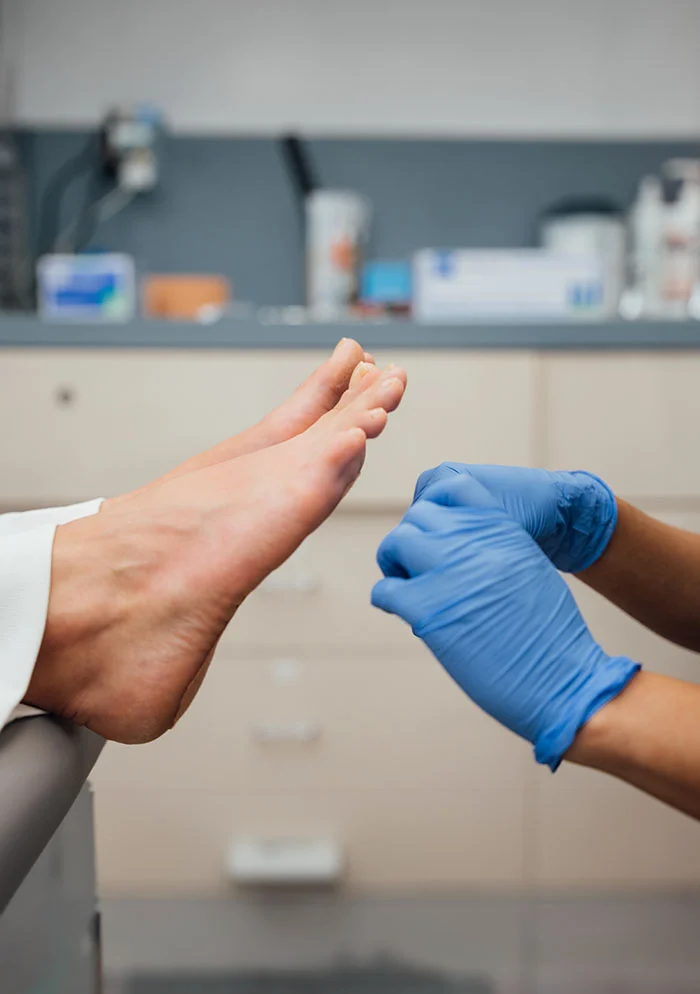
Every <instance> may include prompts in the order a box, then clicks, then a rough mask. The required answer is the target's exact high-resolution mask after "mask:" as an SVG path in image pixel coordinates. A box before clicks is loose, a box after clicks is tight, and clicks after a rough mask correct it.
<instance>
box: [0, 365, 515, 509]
mask: <svg viewBox="0 0 700 994" xmlns="http://www.w3.org/2000/svg"><path fill="white" fill-rule="evenodd" d="M325 357H326V354H325V353H317V352H303V351H295V352H289V353H288V352H274V353H269V352H267V353H266V352H239V351H236V350H231V351H226V352H205V351H196V350H192V351H184V352H177V351H166V350H161V351H143V352H139V351H121V350H120V351H110V350H94V351H86V350H75V351H73V350H66V349H61V350H56V351H51V350H13V351H5V352H3V355H2V357H1V361H0V423H2V425H3V431H2V435H0V466H1V467H2V474H1V477H0V506H2V505H5V506H8V507H9V506H12V505H33V504H39V505H40V504H43V503H47V502H52V501H56V502H69V501H73V500H80V499H84V498H90V497H94V496H97V495H102V496H111V495H114V494H118V493H122V492H124V491H127V490H130V489H133V488H135V487H139V486H142V485H143V484H145V483H148V482H149V481H150V480H152V479H154V478H155V477H157V476H158V475H160V474H162V473H164V472H166V471H167V470H169V469H172V468H173V467H174V466H175V465H177V464H178V463H179V462H181V461H182V460H184V459H186V458H187V457H189V456H191V455H194V454H196V453H198V452H200V451H203V450H204V449H206V448H208V447H210V446H211V445H213V444H215V443H216V442H219V441H221V440H222V439H224V438H227V437H228V436H230V435H233V434H235V433H236V432H239V431H241V430H242V429H243V428H246V427H248V426H250V425H252V424H254V423H255V422H256V421H258V420H259V419H260V418H261V417H263V415H264V414H266V413H267V412H268V411H270V410H271V409H272V408H274V407H275V406H277V405H278V404H280V403H281V402H282V401H283V400H285V399H286V398H287V397H288V396H289V395H290V394H291V393H292V391H293V390H294V389H295V388H296V386H298V384H299V383H301V382H302V381H303V380H304V379H305V378H306V377H307V376H308V375H309V374H310V373H311V372H312V370H313V369H314V368H315V366H317V365H318V364H319V363H320V362H322V361H323V359H324V358H325ZM378 359H379V360H380V361H384V360H385V359H386V360H387V361H389V359H391V360H393V361H397V362H403V363H404V364H405V366H406V368H407V370H408V373H409V377H410V380H411V386H410V390H409V392H408V394H407V397H406V401H405V406H404V407H403V408H402V410H401V411H399V412H398V413H397V414H396V415H395V418H394V419H393V421H392V424H391V425H390V426H389V429H388V430H387V432H386V434H385V436H384V437H383V438H382V439H380V440H379V441H377V442H373V443H371V445H370V449H369V453H368V458H367V463H366V467H365V470H364V473H363V475H362V478H361V480H360V482H359V484H358V485H357V487H356V488H355V489H354V490H353V491H352V492H351V494H350V497H349V500H348V503H349V506H352V505H353V504H354V505H364V504H367V503H376V502H380V503H381V502H391V503H393V504H395V505H398V506H403V505H405V504H407V503H408V502H409V500H410V497H411V494H412V491H413V486H414V484H415V480H416V477H417V476H418V474H419V473H420V472H421V471H422V470H423V469H425V468H426V467H428V466H431V465H435V464H436V463H439V462H441V461H442V460H443V459H459V460H467V461H479V460H492V461H498V462H513V463H527V462H529V461H530V460H531V458H532V414H531V409H532V394H533V380H534V364H535V360H534V359H533V358H531V357H527V356H522V355H517V356H516V355H496V354H494V353H488V354H487V353H474V354H472V353H465V352H462V353H459V354H450V353H446V354H442V353H429V352H422V351H416V352H411V353H407V354H402V355H400V354H392V355H391V356H379V357H378Z"/></svg>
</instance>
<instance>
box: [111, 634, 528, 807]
mask: <svg viewBox="0 0 700 994" xmlns="http://www.w3.org/2000/svg"><path fill="white" fill-rule="evenodd" d="M531 767H532V758H531V749H530V748H529V747H528V746H527V745H526V744H524V743H523V742H521V741H520V740H518V739H516V738H515V737H514V736H513V735H511V734H510V733H508V732H506V731H504V730H503V729H502V728H501V727H500V726H498V725H497V724H496V723H495V722H494V721H493V720H490V719H488V718H487V717H486V716H485V715H484V714H482V713H481V712H480V711H479V710H478V709H477V708H476V707H475V706H474V705H473V704H471V702H470V701H468V700H467V698H466V697H465V696H464V694H463V693H462V692H461V691H460V690H459V689H458V688H457V687H456V686H455V685H454V684H453V682H452V681H451V680H450V678H449V677H448V676H447V675H446V674H445V673H444V671H443V670H442V669H441V667H440V666H439V664H438V663H437V662H436V661H435V660H434V659H433V658H432V656H430V654H429V653H428V652H427V651H424V655H423V657H422V658H419V659H412V660H400V661H399V660H387V659H386V658H382V657H380V656H376V655H375V656H369V657H368V656H364V657H357V658H354V659H353V658H352V657H350V658H346V659H343V660H339V659H337V658H336V659H334V658H332V657H329V658H325V659H324V658H308V657H307V658H305V659H302V660H299V659H297V660H278V661H272V660H268V661H265V660H256V661H249V662H230V661H228V660H226V659H223V658H218V659H217V660H216V662H215V663H214V665H213V667H212V670H211V672H210V674H209V676H208V678H207V680H206V681H205V684H204V687H203V689H202V691H201V692H200V695H199V697H198V698H197V700H196V701H195V703H194V705H193V706H192V708H191V710H190V712H189V713H188V714H187V715H186V716H185V717H184V718H183V720H182V722H181V723H180V724H179V726H178V727H177V729H176V730H175V731H174V732H172V733H171V734H170V735H167V736H166V737H165V738H163V739H161V740H160V741H159V742H156V743H153V744H152V745H149V746H146V747H141V748H139V749H133V748H126V747H116V746H112V747H110V749H108V750H107V751H106V753H105V755H104V757H103V758H102V759H101V761H100V764H99V767H98V771H97V782H98V784H99V785H100V786H101V787H103V788H109V789H111V788H113V787H121V788H123V789H124V788H128V787H129V785H132V784H133V785H134V786H139V787H146V786H147V787H148V788H152V789H154V790H155V789H158V788H159V787H165V786H169V787H172V788H173V789H175V788H176V787H177V786H180V787H181V788H182V789H187V788H191V789H212V790H214V789H216V787H217V786H218V785H222V789H231V790H236V791H257V790H262V791H267V790H269V791H272V792H281V793H287V792H291V793H295V792H297V791H321V792H326V791H335V790H340V791H343V790H377V791H381V790H395V789H398V790H415V791H420V790H427V791H431V790H438V791H440V790H444V791H447V790H453V791H460V790H465V789H470V790H471V789H477V788H479V789H480V788H484V789H485V788H492V787H493V788H499V789H501V788H503V789H505V788H507V789H513V790H518V789H520V788H521V787H522V786H523V783H524V780H525V779H526V774H527V771H528V770H529V769H530V768H531Z"/></svg>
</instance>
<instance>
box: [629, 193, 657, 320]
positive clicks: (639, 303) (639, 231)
mask: <svg viewBox="0 0 700 994" xmlns="http://www.w3.org/2000/svg"><path fill="white" fill-rule="evenodd" d="M664 214H665V204H664V197H663V188H662V184H661V180H660V179H659V177H658V176H653V175H649V176H645V177H644V178H643V179H642V181H641V183H640V184H639V191H638V193H637V199H636V201H635V203H634V204H633V206H632V209H631V211H630V215H629V233H630V243H631V249H632V251H631V254H630V280H629V282H630V290H629V293H628V294H627V295H626V299H625V304H624V308H623V313H624V314H625V316H626V317H651V316H654V315H657V314H658V313H659V310H660V300H659V283H660V266H661V241H662V236H663V230H664Z"/></svg>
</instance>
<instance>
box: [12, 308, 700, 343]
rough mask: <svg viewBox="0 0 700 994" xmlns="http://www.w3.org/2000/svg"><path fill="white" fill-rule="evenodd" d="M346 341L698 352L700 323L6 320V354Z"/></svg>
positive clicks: (13, 317)
mask: <svg viewBox="0 0 700 994" xmlns="http://www.w3.org/2000/svg"><path fill="white" fill-rule="evenodd" d="M343 336H348V337H353V338H357V339H359V340H360V341H361V342H362V344H363V345H364V346H365V347H366V348H367V349H370V350H371V349H387V348H388V349H391V348H405V349H542V350H548V349H552V350H559V349H562V350H567V349H596V350H597V349H614V350H621V349H697V348H700V321H676V322H674V321H665V322H664V321H661V322H659V321H614V322H606V323H592V322H578V323H572V324H560V323H544V322H541V323H537V324H536V323H523V324H497V323H493V324H487V323H482V324H461V325H456V324H454V325H422V324H414V323H412V322H410V321H395V322H383V323H378V322H344V323H338V324H298V325H297V324H262V323H259V322H256V321H254V320H250V321H243V320H233V319H231V320H224V321H221V322H219V323H218V324H213V325H199V324H190V323H178V322H166V321H162V322H161V321H142V320H136V321H132V322H130V323H128V324H123V325H98V324H46V323H44V322H41V321H39V320H38V319H37V318H34V317H18V316H13V315H0V348H91V349H92V348H129V349H133V348H149V349H158V348H172V349H188V348H191V349H246V350H251V349H328V348H330V347H331V346H332V345H333V344H334V343H335V342H337V341H338V339H340V338H342V337H343Z"/></svg>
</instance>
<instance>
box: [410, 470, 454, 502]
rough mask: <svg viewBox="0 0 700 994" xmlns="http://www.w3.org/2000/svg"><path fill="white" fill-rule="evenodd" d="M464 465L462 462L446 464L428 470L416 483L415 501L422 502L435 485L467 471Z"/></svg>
mask: <svg viewBox="0 0 700 994" xmlns="http://www.w3.org/2000/svg"><path fill="white" fill-rule="evenodd" d="M466 468H467V467H466V466H465V465H464V463H460V462H444V463H441V464H440V465H439V466H435V467H434V468H433V469H426V471H425V472H424V473H421V475H420V476H419V477H418V482H417V483H416V489H415V490H414V492H413V501H412V503H414V504H415V503H416V501H418V500H420V499H421V497H422V496H423V494H424V493H425V491H426V490H427V489H428V487H431V486H432V485H433V484H434V483H439V482H440V481H441V480H451V479H452V477H453V476H458V475H459V474H460V473H463V472H464V471H465V470H466Z"/></svg>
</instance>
